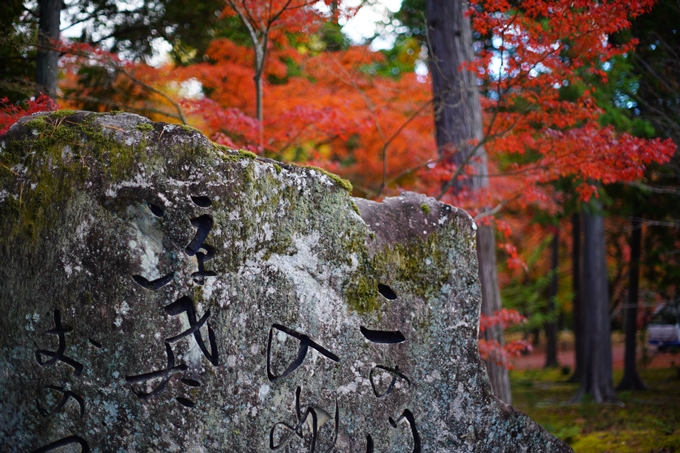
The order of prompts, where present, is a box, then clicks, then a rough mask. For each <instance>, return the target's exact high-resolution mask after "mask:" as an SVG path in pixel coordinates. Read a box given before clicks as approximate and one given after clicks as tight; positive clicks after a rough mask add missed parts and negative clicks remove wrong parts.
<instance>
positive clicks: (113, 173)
mask: <svg viewBox="0 0 680 453" xmlns="http://www.w3.org/2000/svg"><path fill="white" fill-rule="evenodd" d="M64 116H67V115H61V116H60V115H57V116H55V115H54V114H46V115H42V116H40V117H38V118H34V119H32V120H30V121H28V122H26V123H24V124H23V127H24V128H28V129H33V130H34V131H37V133H36V132H34V133H33V136H31V135H28V134H24V136H23V138H21V139H18V140H10V141H8V142H6V143H7V146H6V148H5V149H3V152H2V153H1V154H0V160H1V161H2V164H3V166H4V167H7V168H12V167H14V166H15V165H17V164H21V165H22V166H23V167H24V168H25V173H23V174H18V173H16V174H15V173H9V172H6V173H9V174H8V175H4V176H0V189H8V191H9V192H11V193H16V192H18V193H19V196H18V197H16V198H14V197H12V196H10V197H8V198H7V200H6V201H5V203H3V204H2V205H0V211H1V214H2V215H13V216H14V217H15V218H17V219H18V220H19V221H18V222H14V223H12V225H13V228H12V231H7V232H5V234H4V235H3V238H2V240H3V241H10V240H13V239H14V238H16V237H17V236H24V237H27V238H28V239H31V240H35V239H36V238H37V236H38V235H39V234H40V233H41V232H42V231H43V229H44V227H45V226H47V225H49V223H50V221H51V219H52V217H53V216H54V215H56V210H58V209H60V205H61V204H62V203H63V202H65V201H66V200H68V199H69V198H70V196H71V193H72V191H73V189H74V188H75V187H76V186H78V185H79V184H81V183H82V182H83V181H84V180H85V179H87V177H88V175H89V172H90V165H91V164H92V161H93V160H94V161H98V162H101V165H96V166H97V167H98V168H100V169H102V170H103V171H104V174H103V176H104V177H105V178H104V182H106V181H108V182H115V181H120V180H123V179H125V178H127V177H129V176H131V174H132V170H133V169H134V167H135V164H136V162H137V161H140V160H143V155H144V153H140V152H138V150H143V149H144V148H145V147H146V144H145V142H144V141H142V143H140V144H139V145H137V146H125V145H122V144H120V143H118V142H117V141H115V140H114V139H113V138H110V137H107V136H106V135H105V134H104V133H103V132H102V127H99V126H95V125H94V124H93V121H94V120H95V119H96V118H97V117H98V115H89V116H87V117H85V119H83V120H82V121H80V122H70V121H64V119H63V118H64Z"/></svg>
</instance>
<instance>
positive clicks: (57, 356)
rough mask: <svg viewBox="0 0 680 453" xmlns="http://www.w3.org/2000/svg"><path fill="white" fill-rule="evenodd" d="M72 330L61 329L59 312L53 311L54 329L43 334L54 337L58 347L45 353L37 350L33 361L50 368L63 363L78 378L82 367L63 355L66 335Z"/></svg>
mask: <svg viewBox="0 0 680 453" xmlns="http://www.w3.org/2000/svg"><path fill="white" fill-rule="evenodd" d="M72 330H73V329H72V328H70V327H63V326H62V325H61V312H60V311H59V310H58V309H55V310H54V329H51V330H48V331H47V332H45V333H46V334H49V335H56V336H57V338H58V339H59V346H58V347H57V350H56V351H47V350H45V349H38V350H36V351H35V359H36V360H37V361H38V363H39V364H40V365H41V366H52V365H54V364H55V363H57V361H60V362H63V363H65V364H67V365H69V366H70V367H72V368H73V369H74V372H73V374H75V375H76V376H80V373H82V372H83V365H82V364H80V363H78V362H77V361H75V360H73V359H71V358H70V357H66V356H65V355H64V350H65V349H66V336H65V335H66V334H67V333H69V332H71V331H72ZM44 357H50V359H49V360H45V359H44Z"/></svg>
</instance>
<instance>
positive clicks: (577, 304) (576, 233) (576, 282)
mask: <svg viewBox="0 0 680 453" xmlns="http://www.w3.org/2000/svg"><path fill="white" fill-rule="evenodd" d="M571 236H572V249H571V266H572V291H573V292H574V299H573V308H572V314H573V322H574V373H573V374H572V375H571V377H570V378H569V382H580V381H581V375H580V373H581V369H582V368H583V293H582V291H581V250H582V249H583V244H582V243H581V216H580V215H579V214H578V213H575V214H573V215H572V216H571Z"/></svg>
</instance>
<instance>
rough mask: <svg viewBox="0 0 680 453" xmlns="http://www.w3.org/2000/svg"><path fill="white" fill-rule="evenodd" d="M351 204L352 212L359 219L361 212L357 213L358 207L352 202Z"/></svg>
mask: <svg viewBox="0 0 680 453" xmlns="http://www.w3.org/2000/svg"><path fill="white" fill-rule="evenodd" d="M351 204H352V210H353V211H354V212H356V213H357V215H358V216H359V217H361V211H359V206H357V204H356V203H355V202H353V201H351Z"/></svg>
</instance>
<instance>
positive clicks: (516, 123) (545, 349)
mask: <svg viewBox="0 0 680 453" xmlns="http://www.w3.org/2000/svg"><path fill="white" fill-rule="evenodd" d="M679 29H680V4H678V2H677V1H676V0H657V1H654V0H639V1H624V0H610V1H608V2H593V1H589V0H587V1H586V0H574V1H565V0H525V1H506V0H474V1H472V2H470V3H467V2H462V1H460V0H403V1H402V2H399V1H398V0H395V1H393V2H391V3H386V2H382V1H379V0H363V1H359V0H356V1H354V2H342V1H338V0H323V1H309V0H194V1H191V2H190V1H187V0H136V1H133V2H122V1H117V0H89V1H76V0H40V1H19V0H6V1H4V2H3V3H2V5H0V99H2V101H1V105H0V132H4V131H6V130H7V128H8V127H9V126H10V125H11V124H12V123H13V122H15V121H16V120H17V119H18V118H19V117H20V116H22V115H26V114H29V113H32V112H35V111H41V110H52V109H56V108H59V109H84V110H91V111H97V112H105V111H116V110H124V111H130V112H136V113H139V114H141V115H145V116H147V117H149V118H151V119H153V120H156V121H165V122H172V123H181V124H185V125H189V126H192V127H195V128H197V129H199V130H200V131H201V132H203V133H204V134H205V135H207V136H209V137H210V138H212V140H214V141H215V142H217V143H220V144H223V145H226V146H229V147H236V148H242V149H247V150H250V151H252V152H255V153H257V154H258V155H261V156H265V157H270V158H274V159H278V160H282V161H286V162H294V163H298V164H301V165H314V166H319V167H323V168H325V169H327V170H329V171H331V172H334V173H337V174H339V175H341V176H342V177H343V178H347V179H348V180H350V181H351V183H352V184H353V188H354V189H353V195H354V196H358V197H367V198H373V199H381V198H383V197H385V196H393V195H396V194H398V193H399V192H401V191H404V190H414V191H418V192H422V193H426V194H428V195H430V196H433V197H435V198H438V199H440V200H442V201H444V202H447V203H451V204H454V205H457V206H461V207H463V208H465V209H466V210H467V211H468V212H469V213H470V214H471V215H472V216H473V218H474V219H475V221H476V222H477V223H478V225H479V226H480V230H479V238H478V256H479V261H480V279H481V283H482V286H483V298H484V305H483V316H482V320H481V325H480V330H481V338H480V352H481V354H482V357H483V358H485V359H486V362H487V367H488V369H489V374H490V377H491V381H492V384H493V389H494V392H495V393H496V395H497V396H498V397H500V398H501V399H503V400H505V401H507V402H511V401H512V393H511V382H512V383H513V387H515V389H517V388H518V389H519V395H520V396H521V397H522V399H521V400H519V401H518V404H520V407H522V408H525V406H522V404H528V403H527V402H526V400H525V396H526V395H525V392H524V390H523V389H525V388H527V384H526V383H527V382H530V381H532V379H534V380H536V379H543V378H545V379H553V381H551V382H553V384H554V385H558V384H557V382H563V381H565V380H569V381H570V382H571V383H572V384H569V385H572V387H569V388H570V389H571V390H570V393H571V394H570V395H569V397H568V398H567V397H566V394H565V400H573V401H586V403H583V404H590V403H588V402H589V401H592V402H595V403H600V402H620V401H621V400H622V399H623V400H626V398H629V397H628V396H627V395H629V393H626V392H630V391H631V390H640V391H642V390H643V389H644V388H648V387H649V385H648V383H645V380H648V381H652V382H657V381H658V382H666V383H667V382H670V381H669V380H672V379H675V381H676V384H675V385H674V386H670V387H669V389H670V388H674V387H677V379H678V376H675V375H674V374H672V373H671V374H670V375H669V376H667V378H664V379H666V381H663V380H661V381H659V379H660V378H658V376H656V375H654V376H648V377H647V378H646V379H645V376H646V375H645V373H647V372H648V370H647V369H646V368H645V367H644V366H643V367H642V373H641V372H640V370H639V369H640V365H641V360H642V365H644V364H645V363H649V360H648V358H649V354H650V353H651V352H653V351H651V352H650V350H649V349H648V345H647V342H646V338H645V327H646V326H647V324H648V323H649V321H650V319H651V317H652V315H653V314H654V312H655V310H658V309H659V307H662V306H674V305H678V304H680V293H679V284H680V234H679V231H680V210H679V209H678V208H679V207H680V157H679V156H678V154H677V153H676V152H675V150H676V145H677V144H678V143H680V30H679ZM0 161H1V153H0ZM0 164H2V162H0ZM5 169H6V170H7V168H6V167H5ZM0 171H4V170H3V169H2V168H0ZM677 321H678V320H677V319H676V322H677ZM503 329H507V330H506V335H504V334H503ZM611 332H614V333H615V338H618V339H620V344H621V348H623V349H624V351H623V352H622V354H624V355H625V360H624V362H625V363H624V364H623V370H622V371H617V372H616V373H614V374H612V365H611V363H612V344H611V338H612V337H611ZM565 339H566V340H565ZM506 340H507V341H506ZM564 344H568V346H567V347H568V350H569V351H571V352H570V354H571V355H573V356H574V359H573V360H570V361H569V366H566V365H567V364H566V363H564V362H565V360H564V356H563V355H560V348H561V347H564ZM532 345H533V347H535V348H537V350H540V351H541V353H542V354H544V356H543V357H542V359H541V363H540V366H541V367H547V368H548V369H552V370H561V374H559V377H558V375H557V374H555V373H557V372H555V373H553V374H550V373H551V371H547V372H546V373H547V374H544V375H541V374H533V375H531V374H529V375H527V374H526V373H527V372H526V371H517V372H515V373H516V374H513V375H512V376H514V377H512V379H511V375H510V374H508V371H507V369H508V368H509V367H511V365H512V363H511V362H512V359H510V356H511V355H513V354H521V353H527V351H528V350H529V349H530V348H531V346H532ZM560 357H562V359H560ZM645 360H646V362H645ZM560 361H562V363H560ZM665 363H666V365H667V366H668V363H667V362H665ZM673 365H675V363H673ZM679 369H680V368H679ZM517 373H519V374H517ZM678 375H680V372H678ZM532 376H533V377H532ZM674 376H675V377H674ZM546 385H547V384H546ZM551 385H552V384H551ZM559 385H562V384H559ZM564 385H567V384H564ZM615 387H616V388H615ZM560 388H562V389H564V387H560ZM656 388H657V390H658V388H659V387H658V386H657V387H656ZM515 391H517V390H515ZM664 392H666V395H669V394H673V395H674V396H673V397H672V398H671V400H666V403H665V404H670V406H669V407H675V409H671V412H667V414H669V415H668V416H670V417H676V418H675V419H676V421H677V419H678V415H679V414H678V412H677V407H678V406H679V405H678V400H679V394H678V391H677V390H668V389H666V390H664ZM668 392H670V393H668ZM673 392H675V393H673ZM553 396H554V395H553ZM550 398H551V396H550V395H548V396H546V399H547V400H550ZM673 398H674V399H673ZM629 399H630V398H629ZM627 401H628V400H627ZM669 401H670V403H669ZM546 404H547V403H546ZM627 404H629V406H630V407H635V404H636V403H635V402H634V401H633V402H631V401H628V402H627ZM654 404H662V403H660V402H658V401H657V402H656V403H654ZM631 405H632V406H631ZM650 412H654V411H650ZM530 413H531V412H530ZM531 414H532V416H534V417H537V419H538V421H539V422H541V419H540V418H539V417H542V416H543V415H540V414H538V415H536V414H533V413H531ZM656 415H657V416H658V415H659V414H656ZM562 416H563V417H566V418H565V420H568V421H569V426H567V427H566V428H565V427H564V426H561V425H560V426H558V427H555V429H554V431H555V432H557V433H558V435H560V436H561V437H563V438H566V439H571V440H572V441H575V440H574V439H577V438H578V433H575V432H574V430H573V429H572V428H573V427H574V426H581V425H584V426H585V425H587V423H585V424H584V423H581V422H575V421H574V417H576V419H578V417H581V420H583V417H584V415H583V414H581V415H579V414H576V415H574V414H571V415H570V414H562ZM579 423H581V425H579ZM655 423H657V425H658V424H659V423H661V424H664V423H666V422H665V421H661V422H658V421H657V422H655ZM664 426H666V425H664ZM567 428H569V429H567ZM565 429H566V431H565ZM570 429H571V430H570ZM579 429H580V428H579ZM610 429H612V428H611V427H609V428H606V429H605V430H610ZM650 429H652V428H650ZM664 429H666V431H668V429H670V434H668V433H667V434H665V435H667V436H670V439H675V440H672V441H669V442H670V443H668V447H662V448H667V449H659V450H654V449H651V450H645V448H646V447H644V448H642V447H641V448H642V449H640V450H630V451H680V441H678V440H677V439H676V438H677V437H678V436H679V435H678V434H674V433H675V431H676V428H672V429H671V428H668V426H666V428H664ZM580 432H581V431H579V433H580ZM652 432H653V429H652ZM647 435H649V432H648V434H647ZM633 437H634V436H633ZM664 445H666V444H664ZM594 448H599V447H594ZM650 448H651V447H650ZM675 448H678V449H679V450H675ZM583 451H603V450H597V449H592V450H583ZM617 451H627V450H625V449H624V450H617Z"/></svg>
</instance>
